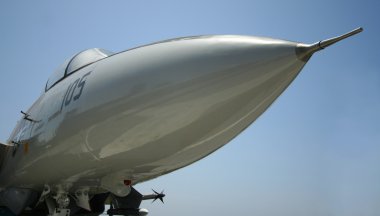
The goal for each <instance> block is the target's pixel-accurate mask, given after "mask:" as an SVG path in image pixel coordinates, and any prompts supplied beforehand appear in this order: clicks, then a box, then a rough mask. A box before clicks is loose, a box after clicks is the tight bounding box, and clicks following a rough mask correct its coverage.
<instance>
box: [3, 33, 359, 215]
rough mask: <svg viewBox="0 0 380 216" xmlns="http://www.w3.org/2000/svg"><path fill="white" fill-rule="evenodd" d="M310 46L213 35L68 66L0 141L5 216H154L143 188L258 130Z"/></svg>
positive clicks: (85, 56)
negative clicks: (257, 123) (144, 205)
mask: <svg viewBox="0 0 380 216" xmlns="http://www.w3.org/2000/svg"><path fill="white" fill-rule="evenodd" d="M361 31H362V28H358V29H356V30H353V31H351V32H349V33H347V34H344V35H342V36H339V37H335V38H331V39H327V40H323V41H319V42H317V43H314V44H304V43H297V42H291V41H286V40H279V39H272V38H265V37H253V36H237V35H211V36H194V37H183V38H176V39H171V40H165V41H160V42H157V43H153V44H149V45H144V46H140V47H136V48H133V49H129V50H126V51H123V52H119V53H112V52H109V51H106V50H103V49H97V48H95V49H89V50H85V51H83V52H80V53H78V54H76V55H74V56H73V57H72V58H69V59H68V60H66V61H65V62H64V63H63V64H62V65H61V66H60V67H59V68H58V69H57V70H56V71H55V72H54V73H53V74H52V75H51V76H50V78H49V79H48V81H47V82H46V86H45V87H44V91H43V93H42V94H41V95H40V97H39V98H38V99H37V101H35V102H34V104H33V105H32V106H31V107H30V108H29V109H28V110H26V111H23V112H22V118H21V120H20V121H19V122H18V123H17V125H16V127H15V129H14V130H13V132H12V134H11V135H10V138H9V140H7V141H6V142H1V144H0V191H1V192H0V206H1V209H0V213H2V214H8V215H20V214H26V213H28V214H29V215H52V216H63V215H65V216H68V215H99V214H101V213H102V212H103V211H104V206H105V204H110V206H111V208H110V209H109V210H108V212H107V213H108V214H109V215H133V216H137V215H146V214H148V211H147V210H145V209H140V208H139V206H140V203H141V202H142V200H145V199H153V200H157V199H159V200H161V201H162V202H163V197H164V196H165V194H164V193H163V192H161V193H158V192H156V191H154V193H153V194H150V195H142V194H140V193H139V192H138V191H137V190H135V189H134V188H133V186H134V185H136V184H139V183H142V182H144V181H148V180H150V179H153V178H156V177H159V176H162V175H165V174H167V173H170V172H173V171H175V170H177V169H180V168H182V167H185V166H188V165H190V164H192V163H194V162H195V161H198V160H200V159H202V158H204V157H206V156H207V155H209V154H211V153H212V152H214V151H216V150H217V149H219V148H220V147H222V146H224V145H225V144H227V143H228V142H229V141H230V140H232V139H233V138H234V137H236V136H237V135H239V134H240V133H241V132H242V131H243V130H244V129H245V128H247V127H248V126H249V125H251V124H252V123H253V122H254V121H255V120H256V119H257V118H258V117H259V116H260V115H261V114H262V113H263V112H264V111H265V110H266V109H267V108H268V107H269V106H270V105H271V104H272V103H273V102H274V101H275V100H276V98H277V97H279V96H280V95H281V93H282V92H283V91H284V90H285V89H286V88H287V87H288V86H289V85H290V83H291V82H292V81H293V80H294V79H295V78H296V76H297V75H298V74H299V73H300V71H301V70H302V68H303V67H304V65H305V64H306V63H307V61H308V60H309V59H310V57H311V56H312V55H313V54H314V53H315V52H317V51H319V50H322V49H324V48H326V47H328V46H330V45H332V44H334V43H335V42H337V41H340V40H342V39H344V38H347V37H349V36H352V35H354V34H357V33H359V32H361Z"/></svg>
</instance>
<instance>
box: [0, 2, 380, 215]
mask: <svg viewBox="0 0 380 216" xmlns="http://www.w3.org/2000/svg"><path fill="white" fill-rule="evenodd" d="M379 11H380V2H379V1H375V0H361V1H347V0H345V1H343V0H341V1H332V0H328V1H327V0H321V1H305V0H303V1H301V0H299V1H296V0H288V1H274V0H262V1H254V0H250V1H242V0H234V1H232V0H231V1H221V0H218V1H206V0H192V1H159V0H157V1H144V0H139V1H129V0H122V1H118V0H112V1H96V0H87V1H84V0H81V1H74V0H72V1H68V0H65V1H52V0H49V1H38V0H34V1H14V0H13V1H11V0H9V1H6V0H3V1H0V28H1V30H0V32H1V34H0V35H1V36H0V57H1V58H0V59H1V60H0V62H1V64H0V74H1V78H0V81H1V82H0V101H1V106H0V120H1V123H0V140H2V141H5V140H6V139H7V138H8V136H9V134H10V132H11V130H12V129H13V127H14V126H15V124H16V121H17V120H18V119H19V118H20V117H21V114H20V110H26V109H27V108H28V107H29V106H30V105H31V104H32V102H33V101H34V100H35V99H37V97H38V95H39V94H40V93H41V92H42V89H43V87H44V85H45V83H46V80H47V78H48V76H49V75H50V73H52V71H53V70H54V69H55V68H57V67H58V66H59V65H60V64H61V63H63V61H64V60H65V59H66V58H68V57H70V56H71V55H73V54H75V53H76V52H79V51H81V50H84V49H87V48H93V47H100V48H105V49H108V50H111V51H121V50H124V49H127V48H132V47H135V46H138V45H143V44H146V43H151V42H154V41H157V40H163V39H169V38H173V37H179V36H188V35H202V34H239V35H258V36H268V37H274V38H281V39H288V40H292V41H301V42H309V43H312V42H315V41H318V40H321V39H326V38H329V37H332V36H336V35H339V34H341V33H345V32H347V31H349V30H352V29H354V28H356V27H359V26H363V27H364V30H365V31H364V32H363V33H361V34H359V35H357V36H355V37H353V38H350V39H347V40H345V41H343V42H341V43H339V44H337V45H335V46H333V47H329V48H328V49H326V50H324V51H323V52H320V53H317V54H315V55H314V56H313V58H312V59H311V60H310V61H309V63H308V64H307V65H306V67H305V68H304V70H303V71H302V73H301V74H300V75H299V76H298V77H297V79H296V80H295V81H294V82H293V83H292V84H291V85H290V87H289V88H288V89H287V90H286V91H285V92H284V94H283V95H282V96H281V97H280V98H279V99H278V100H277V101H276V102H275V103H274V104H273V105H272V106H271V107H270V108H269V109H268V110H267V111H266V112H265V113H264V114H263V115H262V116H261V117H260V118H259V119H258V120H257V121H256V122H255V123H254V124H253V125H252V126H250V127H249V128H248V129H247V130H245V131H244V132H243V133H242V134H241V135H240V136H238V137H237V138H236V139H234V140H233V141H232V142H231V143H229V144H228V145H226V146H225V147H223V148H222V149H220V150H218V151H217V152H215V153H214V154H212V155H210V156H209V157H207V158H205V159H203V160H201V161H199V162H197V163H195V164H193V165H191V166H189V167H186V168H184V169H181V170H179V171H176V172H174V173H171V174H169V175H166V176H162V177H160V178H158V179H156V180H153V181H150V182H146V183H143V184H141V185H137V189H139V190H140V191H141V192H143V193H150V188H153V189H156V190H161V189H165V193H166V194H167V197H165V198H166V199H165V204H164V205H162V204H160V203H159V202H155V203H153V204H151V203H150V202H149V201H144V202H143V204H142V207H145V208H147V209H149V210H150V212H151V213H150V215H155V216H164V215H165V216H174V215H181V216H194V215H218V216H231V215H255V216H261V215H262V216H280V215H281V216H288V215H289V216H298V215H299V216H301V215H302V216H304V215H308V216H322V215H323V216H326V215H344V216H350V215H352V216H354V215H355V216H356V215H361V216H372V215H373V216H375V215H380V71H379V68H380V51H379V50H380V43H379V40H380V36H379V35H380V24H379V20H380V13H379Z"/></svg>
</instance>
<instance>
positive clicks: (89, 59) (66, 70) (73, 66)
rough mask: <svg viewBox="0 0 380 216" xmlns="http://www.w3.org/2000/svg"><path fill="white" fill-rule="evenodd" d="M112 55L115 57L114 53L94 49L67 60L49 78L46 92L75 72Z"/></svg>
mask: <svg viewBox="0 0 380 216" xmlns="http://www.w3.org/2000/svg"><path fill="white" fill-rule="evenodd" d="M110 55H113V53H112V52H110V51H107V50H104V49H99V48H93V49H88V50H85V51H82V52H80V53H78V54H76V55H74V56H73V57H71V58H69V59H67V60H66V61H65V62H64V63H63V64H62V65H61V66H60V67H58V69H57V70H56V71H55V72H54V73H53V74H52V75H51V76H50V77H49V79H48V81H47V83H46V88H45V91H47V90H49V89H50V88H51V87H53V86H54V85H55V84H56V83H58V82H59V81H61V80H63V79H64V78H65V77H66V76H69V75H70V74H72V73H74V72H75V71H77V70H79V69H81V68H84V67H86V66H88V65H90V64H92V63H94V62H96V61H99V60H101V59H104V58H106V57H108V56H110Z"/></svg>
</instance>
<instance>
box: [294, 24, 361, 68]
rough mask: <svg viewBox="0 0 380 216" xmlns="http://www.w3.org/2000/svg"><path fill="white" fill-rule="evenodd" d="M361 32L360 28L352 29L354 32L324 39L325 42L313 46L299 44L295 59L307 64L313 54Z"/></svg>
mask: <svg viewBox="0 0 380 216" xmlns="http://www.w3.org/2000/svg"><path fill="white" fill-rule="evenodd" d="M362 31H363V28H362V27H360V28H356V29H354V30H352V31H350V32H348V33H346V34H343V35H340V36H337V37H333V38H330V39H326V40H321V41H319V42H316V43H313V44H303V43H300V44H298V45H297V47H296V54H297V57H298V59H300V60H302V61H304V62H307V61H308V60H309V59H310V57H311V56H312V55H313V54H314V53H315V52H318V51H319V50H322V49H324V48H326V47H328V46H330V45H333V44H335V43H336V42H338V41H341V40H343V39H346V38H348V37H351V36H353V35H356V34H358V33H360V32H362Z"/></svg>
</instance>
